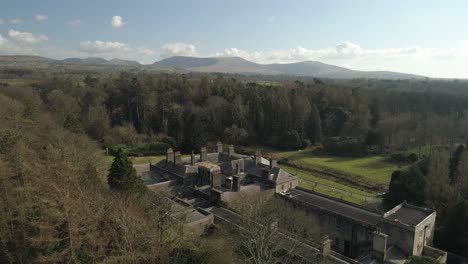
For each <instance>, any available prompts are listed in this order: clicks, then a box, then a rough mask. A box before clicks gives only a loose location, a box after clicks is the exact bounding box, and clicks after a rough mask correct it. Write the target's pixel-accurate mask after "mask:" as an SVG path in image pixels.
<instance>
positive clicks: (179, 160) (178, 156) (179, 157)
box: [174, 151, 182, 166]
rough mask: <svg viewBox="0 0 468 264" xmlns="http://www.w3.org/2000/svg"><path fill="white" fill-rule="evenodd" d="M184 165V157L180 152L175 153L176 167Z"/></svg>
mask: <svg viewBox="0 0 468 264" xmlns="http://www.w3.org/2000/svg"><path fill="white" fill-rule="evenodd" d="M181 163H182V156H181V155H180V151H176V152H174V166H176V165H179V164H181Z"/></svg>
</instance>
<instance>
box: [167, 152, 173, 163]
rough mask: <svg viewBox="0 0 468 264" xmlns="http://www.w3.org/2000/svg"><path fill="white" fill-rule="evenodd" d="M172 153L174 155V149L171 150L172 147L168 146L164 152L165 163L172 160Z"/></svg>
mask: <svg viewBox="0 0 468 264" xmlns="http://www.w3.org/2000/svg"><path fill="white" fill-rule="evenodd" d="M173 155H174V151H172V148H169V149H167V152H166V164H167V163H169V162H171V161H173V159H172V158H173Z"/></svg>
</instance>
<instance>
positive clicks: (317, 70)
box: [153, 56, 423, 79]
mask: <svg viewBox="0 0 468 264" xmlns="http://www.w3.org/2000/svg"><path fill="white" fill-rule="evenodd" d="M153 65H155V66H159V67H172V68H177V69H184V70H189V71H195V72H223V73H241V74H285V75H297V76H310V77H321V78H340V79H353V78H378V79H413V78H414V79H419V78H423V76H419V75H414V74H406V73H398V72H390V71H355V70H351V69H347V68H343V67H338V66H335V65H330V64H325V63H321V62H318V61H303V62H297V63H287V64H259V63H254V62H251V61H248V60H245V59H242V58H239V57H225V58H223V57H221V58H219V57H211V58H195V57H183V56H175V57H171V58H167V59H164V60H161V61H158V62H155V63H154V64H153Z"/></svg>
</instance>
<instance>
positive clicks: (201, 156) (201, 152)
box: [200, 147, 206, 162]
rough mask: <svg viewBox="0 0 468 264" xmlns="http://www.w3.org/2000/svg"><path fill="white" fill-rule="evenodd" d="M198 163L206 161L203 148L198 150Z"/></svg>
mask: <svg viewBox="0 0 468 264" xmlns="http://www.w3.org/2000/svg"><path fill="white" fill-rule="evenodd" d="M200 161H202V162H203V161H206V148H205V147H203V148H201V150H200Z"/></svg>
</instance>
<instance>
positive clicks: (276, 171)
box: [271, 167, 297, 184]
mask: <svg viewBox="0 0 468 264" xmlns="http://www.w3.org/2000/svg"><path fill="white" fill-rule="evenodd" d="M271 173H272V174H273V178H272V180H273V181H275V182H276V183H277V184H278V183H282V182H287V181H290V180H293V179H296V178H297V176H294V175H292V174H291V173H289V172H287V171H285V170H283V169H281V168H279V167H275V168H273V169H272V170H271Z"/></svg>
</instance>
